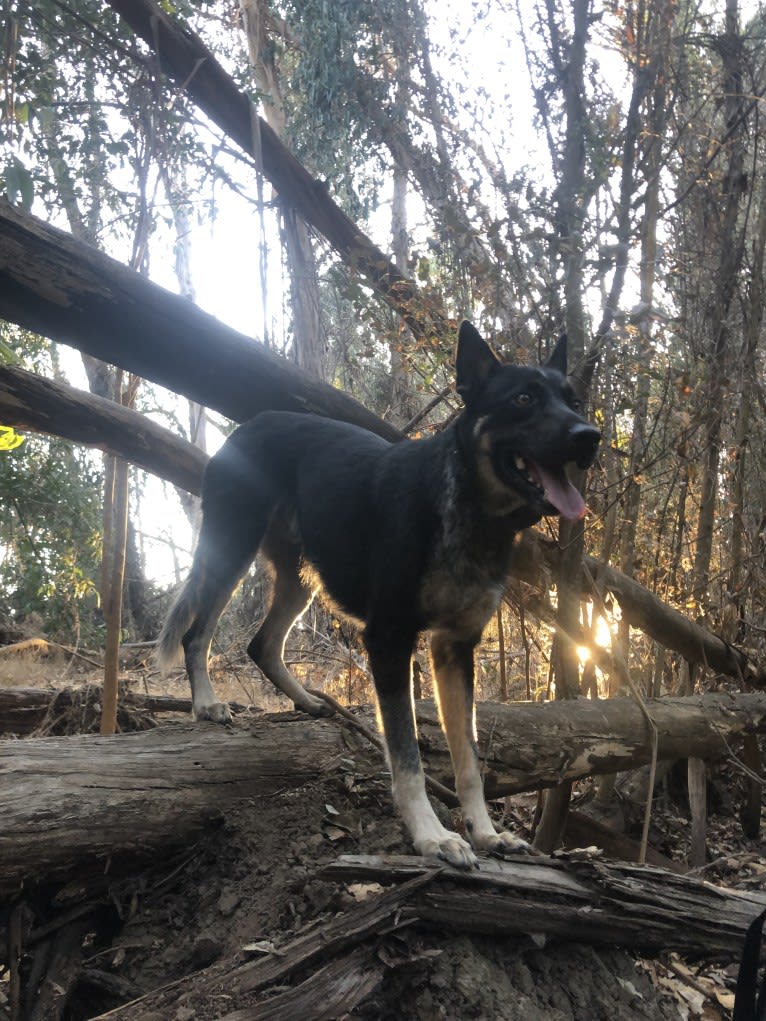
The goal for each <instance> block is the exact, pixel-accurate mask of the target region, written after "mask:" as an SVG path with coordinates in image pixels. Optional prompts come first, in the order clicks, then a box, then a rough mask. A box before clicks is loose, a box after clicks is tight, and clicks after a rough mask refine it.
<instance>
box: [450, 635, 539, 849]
mask: <svg viewBox="0 0 766 1021" xmlns="http://www.w3.org/2000/svg"><path fill="white" fill-rule="evenodd" d="M477 641H478V639H477ZM476 644H477V642H476V641H460V640H456V639H454V638H452V637H451V636H450V635H448V634H446V633H444V632H439V631H437V632H434V633H433V634H432V636H431V664H432V666H433V674H434V681H435V688H436V697H437V703H438V706H439V715H440V718H441V722H442V727H443V728H444V732H445V734H446V735H447V744H448V745H449V750H450V756H451V757H452V765H453V768H454V770H455V788H456V790H457V796H458V798H459V800H460V805H461V808H462V810H463V821H464V823H465V829H466V833H467V834H468V837H469V839H470V841H471V844H472V845H473V847H474V848H475V849H476V850H477V851H480V852H487V853H492V854H499V855H503V854H512V853H519V852H524V851H529V845H528V844H527V842H526V841H525V840H522V839H521V838H520V837H515V836H513V834H512V833H508V832H505V831H504V832H500V833H498V832H497V831H496V830H495V827H494V826H493V824H492V820H491V819H490V817H489V813H488V812H487V804H486V801H485V800H484V785H483V783H482V779H481V773H480V771H479V754H478V749H477V747H476V720H475V709H474V691H473V687H474V681H473V652H474V648H475V647H476Z"/></svg>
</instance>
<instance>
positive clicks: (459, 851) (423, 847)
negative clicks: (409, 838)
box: [415, 831, 479, 869]
mask: <svg viewBox="0 0 766 1021" xmlns="http://www.w3.org/2000/svg"><path fill="white" fill-rule="evenodd" d="M415 850H416V851H417V852H418V854H422V855H423V857H424V858H438V859H439V860H440V861H443V862H446V863H447V865H452V866H453V867H454V868H456V869H477V868H478V867H479V862H478V859H477V858H476V855H475V854H474V853H473V851H472V850H471V845H470V844H468V843H466V841H465V840H463V839H462V837H459V836H458V835H457V834H456V833H448V832H446V831H445V835H444V837H439V838H430V839H426V840H421V841H419V842H418V843H416V844H415Z"/></svg>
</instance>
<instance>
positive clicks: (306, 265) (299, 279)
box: [239, 0, 325, 379]
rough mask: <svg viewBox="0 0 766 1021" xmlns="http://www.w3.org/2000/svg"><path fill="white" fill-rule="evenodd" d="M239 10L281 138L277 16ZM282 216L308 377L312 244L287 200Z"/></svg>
mask: <svg viewBox="0 0 766 1021" xmlns="http://www.w3.org/2000/svg"><path fill="white" fill-rule="evenodd" d="M239 9H240V11H241V12H242V23H243V26H244V30H245V36H246V38H247V48H248V53H249V55H250V65H251V67H252V68H253V72H254V74H255V80H256V83H257V85H258V90H259V92H260V94H261V95H262V97H263V109H264V113H265V117H266V122H267V123H268V124H269V126H270V127H271V128H272V129H273V130H274V132H275V134H276V135H277V137H278V138H282V136H283V135H284V133H285V126H286V120H285V111H284V102H283V99H282V89H281V87H280V84H279V76H278V74H277V68H276V65H275V62H274V50H273V48H272V45H271V43H272V35H273V32H272V31H271V29H272V25H271V24H270V21H273V20H276V19H275V15H273V14H271V12H270V11H269V10H268V5H267V4H266V3H265V2H264V0H239ZM277 31H279V32H280V33H285V32H286V31H287V28H286V26H285V25H284V24H283V23H280V24H279V25H278V26H277ZM259 169H260V168H259ZM278 191H279V189H278V188H277V192H278ZM261 215H263V212H261ZM282 217H283V224H282V244H283V245H284V249H285V253H286V255H287V265H288V269H289V272H290V307H291V310H292V321H293V340H294V344H293V355H294V360H295V362H296V364H297V365H299V366H300V367H301V368H302V369H303V370H304V372H307V373H308V374H309V375H310V376H314V377H315V378H316V379H324V377H325V371H324V370H325V352H324V345H323V343H322V331H321V320H320V300H319V278H318V273H317V262H316V256H315V255H314V247H313V245H312V243H311V237H310V235H309V231H308V228H307V227H306V221H305V220H304V219H303V218H302V217H301V216H299V215H298V214H297V213H296V211H295V209H294V208H292V207H291V206H289V205H286V206H285V207H283V209H282Z"/></svg>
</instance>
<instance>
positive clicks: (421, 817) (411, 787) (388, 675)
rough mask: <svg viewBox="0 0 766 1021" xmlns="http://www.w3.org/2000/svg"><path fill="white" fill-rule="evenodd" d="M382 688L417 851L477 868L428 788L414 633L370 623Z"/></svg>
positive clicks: (373, 661) (405, 814)
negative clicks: (415, 697)
mask: <svg viewBox="0 0 766 1021" xmlns="http://www.w3.org/2000/svg"><path fill="white" fill-rule="evenodd" d="M364 640H365V645H366V646H367V652H368V654H369V657H370V665H371V667H372V674H373V677H374V679H375V688H376V690H377V693H378V709H379V712H380V718H381V723H382V727H383V734H384V737H385V741H386V751H387V754H388V761H389V765H390V767H391V781H392V787H393V796H394V805H395V807H396V810H397V812H398V813H399V815H400V816H401V818H402V820H403V821H404V824H405V826H406V827H407V829H408V831H409V833H410V836H411V838H412V843H413V844H414V846H415V850H416V851H417V852H418V854H422V855H425V856H428V857H431V856H433V857H437V858H440V859H441V860H442V861H445V862H447V863H448V864H449V865H454V866H456V867H457V868H473V867H474V866H475V865H476V856H475V855H474V853H473V851H472V850H471V848H470V846H469V845H468V844H467V843H466V841H465V840H463V839H462V837H459V836H458V835H457V833H452V832H451V831H450V830H448V829H445V827H444V826H442V824H441V823H440V822H439V820H438V819H437V817H436V813H435V812H434V810H433V808H432V807H431V803H430V802H429V800H428V796H427V794H426V784H425V776H424V774H423V766H422V763H421V761H420V749H419V748H418V740H417V733H416V728H415V709H414V705H413V701H412V681H411V669H412V667H411V661H412V649H413V645H414V636H413V638H411V639H409V640H408V641H406V642H405V641H402V640H401V639H400V638H399V636H396V637H395V638H393V639H392V636H391V635H390V634H389V635H387V636H385V635H380V634H376V633H374V632H373V633H370V629H369V628H368V629H367V631H366V632H365V635H364Z"/></svg>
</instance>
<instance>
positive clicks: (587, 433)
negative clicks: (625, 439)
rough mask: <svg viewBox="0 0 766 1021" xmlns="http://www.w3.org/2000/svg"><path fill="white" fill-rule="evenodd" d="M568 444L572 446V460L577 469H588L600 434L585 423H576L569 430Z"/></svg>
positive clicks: (599, 439)
mask: <svg viewBox="0 0 766 1021" xmlns="http://www.w3.org/2000/svg"><path fill="white" fill-rule="evenodd" d="M569 442H570V443H571V444H572V450H573V458H572V460H573V461H574V463H575V464H576V465H577V467H578V468H590V466H591V465H592V464H593V461H594V459H595V457H596V451H597V450H598V445H599V443H600V442H601V433H600V432H599V430H598V429H597V428H596V427H595V426H593V425H588V423H587V422H578V423H577V425H573V426H572V428H571V429H570V430H569Z"/></svg>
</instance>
